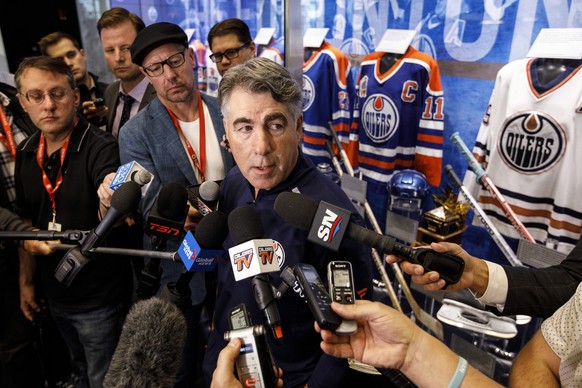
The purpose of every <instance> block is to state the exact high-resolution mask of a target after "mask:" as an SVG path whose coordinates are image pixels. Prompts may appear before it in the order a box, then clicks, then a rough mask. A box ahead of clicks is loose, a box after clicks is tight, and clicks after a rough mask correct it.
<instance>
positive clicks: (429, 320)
mask: <svg viewBox="0 0 582 388" xmlns="http://www.w3.org/2000/svg"><path fill="white" fill-rule="evenodd" d="M329 126H330V128H331V129H333V128H332V127H331V123H330V124H329ZM330 132H331V135H332V137H333V141H334V142H335V144H336V146H337V148H338V150H339V153H340V156H341V159H342V162H343V163H344V167H345V168H346V171H347V172H348V174H349V175H350V176H354V169H353V168H352V164H351V163H350V160H349V159H348V155H347V154H346V152H345V150H344V149H343V146H342V143H341V142H340V140H339V138H338V136H337V133H336V132H335V130H331V131H330ZM364 210H365V212H366V217H368V220H369V221H370V223H371V224H372V227H373V228H374V230H375V231H376V232H378V233H380V234H383V233H382V229H381V228H380V225H379V224H378V221H377V220H376V216H374V213H373V212H372V208H371V207H370V205H369V204H368V201H365V202H364ZM391 266H392V270H393V271H394V275H395V276H396V280H397V281H398V283H399V284H400V287H401V288H402V292H404V296H405V297H406V300H408V303H409V304H410V308H411V309H412V312H413V313H414V315H415V316H416V317H417V318H418V320H419V321H420V322H421V323H422V324H423V325H425V326H426V327H427V328H428V329H430V330H431V331H432V332H433V333H434V334H435V336H436V337H437V338H438V339H440V340H441V341H442V340H444V332H443V324H442V323H441V322H440V321H439V320H438V319H436V318H435V317H433V316H432V315H430V314H429V313H427V312H426V311H424V310H423V309H421V308H420V305H419V304H418V302H417V301H416V299H414V295H412V291H410V287H409V286H408V283H407V282H406V279H404V275H402V271H401V270H400V266H399V265H398V264H397V263H392V264H391ZM382 267H384V266H383V265H382Z"/></svg>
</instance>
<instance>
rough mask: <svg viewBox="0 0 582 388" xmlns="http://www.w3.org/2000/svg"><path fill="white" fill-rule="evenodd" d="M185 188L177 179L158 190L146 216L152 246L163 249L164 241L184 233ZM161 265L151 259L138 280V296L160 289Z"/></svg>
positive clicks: (176, 239) (147, 232) (150, 294)
mask: <svg viewBox="0 0 582 388" xmlns="http://www.w3.org/2000/svg"><path fill="white" fill-rule="evenodd" d="M187 198H188V194H187V193H186V188H185V187H184V186H183V185H181V184H179V183H176V182H171V183H168V184H167V185H164V186H163V187H162V188H161V189H160V194H159V195H158V198H157V199H156V201H155V202H154V206H153V207H152V210H151V211H150V214H149V216H148V219H147V223H146V228H145V232H146V234H147V235H148V236H150V237H151V242H152V249H153V250H155V251H163V250H165V249H166V242H167V241H168V240H170V241H179V240H180V239H181V238H182V236H183V235H184V222H186V216H187V214H188V205H187V202H186V201H187ZM162 272H163V271H162V268H161V267H160V259H159V258H151V259H150V261H149V262H148V264H147V265H145V266H144V268H143V270H142V271H141V274H140V276H139V279H138V283H137V288H136V291H135V292H136V294H137V296H138V297H139V298H141V299H146V298H149V297H151V296H153V295H155V294H156V293H157V292H158V289H159V288H160V279H161V277H162Z"/></svg>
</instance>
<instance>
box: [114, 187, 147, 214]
mask: <svg viewBox="0 0 582 388" xmlns="http://www.w3.org/2000/svg"><path fill="white" fill-rule="evenodd" d="M140 200H141V187H140V186H139V185H138V184H137V183H135V182H133V181H128V182H125V183H124V184H122V185H121V186H120V187H119V188H118V189H117V190H115V191H114V192H113V195H112V196H111V207H112V208H113V209H115V210H117V211H118V212H119V213H123V214H128V213H131V212H133V211H135V210H136V209H137V206H138V205H139V201H140Z"/></svg>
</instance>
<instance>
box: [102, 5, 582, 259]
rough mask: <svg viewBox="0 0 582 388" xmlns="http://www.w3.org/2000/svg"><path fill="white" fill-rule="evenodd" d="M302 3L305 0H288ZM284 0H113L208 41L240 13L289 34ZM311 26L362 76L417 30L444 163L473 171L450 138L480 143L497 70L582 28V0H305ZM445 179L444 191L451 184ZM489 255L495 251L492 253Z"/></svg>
mask: <svg viewBox="0 0 582 388" xmlns="http://www.w3.org/2000/svg"><path fill="white" fill-rule="evenodd" d="M288 1H293V2H297V3H299V1H298V0H288ZM283 3H284V2H283V1H282V0H141V1H139V0H111V6H112V7H113V6H121V7H125V8H128V9H130V10H132V11H133V12H135V13H137V14H138V15H140V16H141V17H142V18H143V19H144V21H145V23H146V24H148V25H149V24H151V23H155V22H159V21H170V22H174V23H176V24H179V25H180V26H181V27H183V28H184V29H194V30H195V32H194V36H193V39H198V40H200V41H201V42H203V43H204V44H206V43H207V42H206V36H207V34H208V30H209V28H210V27H212V25H214V24H215V23H216V22H218V21H221V20H223V19H226V18H230V17H238V18H241V19H243V20H244V21H246V22H247V24H248V25H249V27H250V30H251V35H252V36H255V35H256V33H257V32H258V30H259V29H260V28H262V27H274V28H275V35H274V37H275V38H279V37H282V35H283V17H284V15H283V8H284V4H283ZM301 10H302V20H303V31H305V30H306V29H307V28H313V27H328V28H329V29H330V30H329V33H328V35H327V37H326V40H327V41H328V42H330V43H331V44H333V45H334V46H336V47H338V48H340V49H341V50H342V51H344V52H345V53H346V54H348V56H349V57H350V60H351V61H352V64H353V65H354V67H353V72H354V74H357V71H358V66H357V65H358V64H359V61H361V59H362V58H363V56H364V55H365V54H367V53H370V52H373V51H374V50H375V47H376V45H377V44H378V42H379V39H381V38H382V36H383V34H384V31H385V30H386V29H388V28H391V29H406V30H415V31H416V36H415V38H414V40H413V46H414V47H415V48H417V49H419V50H421V51H423V52H425V53H427V54H429V55H431V56H432V57H433V58H435V59H437V60H438V61H439V67H440V69H441V74H442V84H443V91H444V94H445V101H446V102H445V108H444V110H445V145H444V157H443V166H444V165H446V164H451V165H452V166H453V167H454V169H455V171H456V172H457V174H458V175H459V176H461V177H462V176H463V175H464V173H465V170H466V168H467V163H466V162H465V161H464V159H463V158H462V156H461V155H460V153H459V152H458V151H457V149H456V148H455V147H454V145H453V144H452V143H451V142H450V141H449V138H450V135H451V134H453V133H454V132H459V133H460V134H461V137H462V138H463V140H464V141H465V143H466V144H467V145H468V146H469V148H472V147H473V144H474V142H475V138H476V136H477V131H478V129H479V124H480V122H481V120H482V118H483V115H484V113H485V109H486V107H487V103H488V100H489V97H490V94H491V91H492V90H493V86H494V81H495V74H496V72H497V70H499V69H500V68H501V67H502V66H503V65H504V64H506V63H508V62H511V61H513V60H516V59H520V58H524V57H525V56H526V55H527V52H528V50H529V48H530V47H531V44H532V43H533V42H534V40H535V38H536V37H537V35H538V33H539V31H540V30H541V29H542V28H548V27H549V28H579V27H582V0H327V1H324V0H302V1H301ZM450 184H451V183H450V182H449V181H448V179H446V178H443V179H442V184H441V188H444V186H445V185H450ZM476 229H477V228H473V227H471V228H470V229H469V231H468V232H466V233H465V236H467V237H466V238H464V240H463V245H464V246H465V247H466V248H467V250H469V251H470V252H471V253H473V254H475V255H483V256H486V257H489V258H491V259H493V260H496V258H497V257H498V258H499V261H500V262H503V260H504V259H503V256H502V255H501V253H500V252H499V251H498V250H497V249H496V247H495V246H494V244H491V250H489V247H488V246H487V244H485V245H484V244H483V241H489V240H490V239H489V238H488V236H487V235H486V234H485V233H484V232H482V230H476ZM487 255H489V256H487Z"/></svg>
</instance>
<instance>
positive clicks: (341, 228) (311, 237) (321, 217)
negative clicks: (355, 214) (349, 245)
mask: <svg viewBox="0 0 582 388" xmlns="http://www.w3.org/2000/svg"><path fill="white" fill-rule="evenodd" d="M350 215H351V213H350V212H349V211H348V210H346V209H342V208H341V207H337V206H335V205H332V204H331V203H328V202H325V201H321V202H320V203H319V206H318V207H317V212H316V213H315V217H314V218H313V222H312V223H311V229H310V230H309V234H308V235H307V241H310V242H312V243H315V244H319V245H322V243H323V245H325V246H326V247H327V248H329V249H331V250H333V251H336V252H337V251H338V249H339V246H340V243H341V242H342V240H343V238H344V234H345V233H346V230H348V224H349V222H350Z"/></svg>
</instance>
